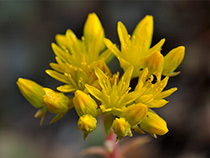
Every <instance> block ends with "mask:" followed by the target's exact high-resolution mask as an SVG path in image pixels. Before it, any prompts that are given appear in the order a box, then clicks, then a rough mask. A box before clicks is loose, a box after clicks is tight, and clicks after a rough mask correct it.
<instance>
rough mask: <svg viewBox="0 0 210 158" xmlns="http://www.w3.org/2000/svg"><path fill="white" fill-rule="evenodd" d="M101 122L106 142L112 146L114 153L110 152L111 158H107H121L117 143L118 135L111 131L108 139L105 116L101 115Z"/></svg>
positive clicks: (109, 157)
mask: <svg viewBox="0 0 210 158" xmlns="http://www.w3.org/2000/svg"><path fill="white" fill-rule="evenodd" d="M101 122H102V127H103V131H104V136H105V142H109V144H110V145H112V147H113V149H112V150H111V151H112V152H109V153H108V154H109V156H108V157H107V158H120V153H119V148H118V144H117V143H116V135H115V134H114V131H113V129H111V130H110V133H109V136H108V137H107V135H106V132H105V129H104V115H101Z"/></svg>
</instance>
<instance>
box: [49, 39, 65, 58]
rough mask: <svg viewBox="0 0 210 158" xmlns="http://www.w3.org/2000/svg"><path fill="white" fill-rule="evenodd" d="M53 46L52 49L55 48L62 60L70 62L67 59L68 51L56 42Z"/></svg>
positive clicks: (56, 53)
mask: <svg viewBox="0 0 210 158" xmlns="http://www.w3.org/2000/svg"><path fill="white" fill-rule="evenodd" d="M51 46H52V49H53V51H54V53H55V55H57V56H58V57H59V58H60V59H61V60H62V61H64V62H68V61H67V60H66V52H65V51H64V50H63V49H61V48H60V47H59V46H57V45H56V44H55V43H52V44H51Z"/></svg>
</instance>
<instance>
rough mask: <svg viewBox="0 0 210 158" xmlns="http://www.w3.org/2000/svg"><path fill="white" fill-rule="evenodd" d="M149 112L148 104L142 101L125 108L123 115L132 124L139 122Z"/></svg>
mask: <svg viewBox="0 0 210 158" xmlns="http://www.w3.org/2000/svg"><path fill="white" fill-rule="evenodd" d="M147 112H148V107H147V105H144V104H142V103H138V104H133V105H130V106H128V107H127V108H125V110H123V117H125V119H126V120H127V121H128V122H129V123H130V125H131V126H134V125H136V124H139V123H140V122H141V121H142V120H143V119H144V117H145V116H146V114H147Z"/></svg>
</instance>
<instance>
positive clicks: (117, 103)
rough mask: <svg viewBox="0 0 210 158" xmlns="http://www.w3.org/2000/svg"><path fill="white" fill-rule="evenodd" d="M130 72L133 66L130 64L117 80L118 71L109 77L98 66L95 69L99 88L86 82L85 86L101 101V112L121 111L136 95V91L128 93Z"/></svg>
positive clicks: (113, 112)
mask: <svg viewBox="0 0 210 158" xmlns="http://www.w3.org/2000/svg"><path fill="white" fill-rule="evenodd" d="M132 72H133V67H132V66H131V67H130V68H128V69H127V70H126V72H125V73H124V74H123V76H122V78H121V79H120V80H119V73H117V74H115V75H113V77H112V78H110V77H109V76H107V75H106V74H105V73H104V72H102V71H101V70H100V69H99V68H96V69H95V73H96V76H97V77H98V82H99V84H100V86H101V89H97V88H95V87H93V86H91V85H88V84H86V85H85V86H86V88H87V91H88V92H89V93H90V94H91V95H93V96H94V97H95V98H96V99H98V100H99V101H100V102H101V105H100V109H101V110H102V112H103V113H105V112H111V113H112V114H114V115H115V113H116V112H117V111H121V110H122V109H123V108H124V107H126V105H128V104H130V103H132V102H133V101H134V100H135V99H136V98H137V97H138V92H130V93H129V90H130V87H129V85H130V80H131V75H132ZM118 80H119V81H118Z"/></svg>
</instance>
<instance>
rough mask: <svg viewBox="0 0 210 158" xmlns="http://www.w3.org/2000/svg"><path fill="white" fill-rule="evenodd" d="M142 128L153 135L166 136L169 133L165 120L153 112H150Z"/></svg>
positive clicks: (142, 123) (141, 125)
mask: <svg viewBox="0 0 210 158" xmlns="http://www.w3.org/2000/svg"><path fill="white" fill-rule="evenodd" d="M140 127H141V128H142V129H143V130H144V131H146V132H148V133H150V134H152V135H156V134H157V135H164V134H166V133H167V132H168V128H167V124H166V122H165V120H163V119H162V118H161V117H160V116H158V115H157V114H156V113H155V112H153V111H152V110H150V111H148V114H147V116H146V117H145V118H144V119H143V121H142V122H141V124H140Z"/></svg>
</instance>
